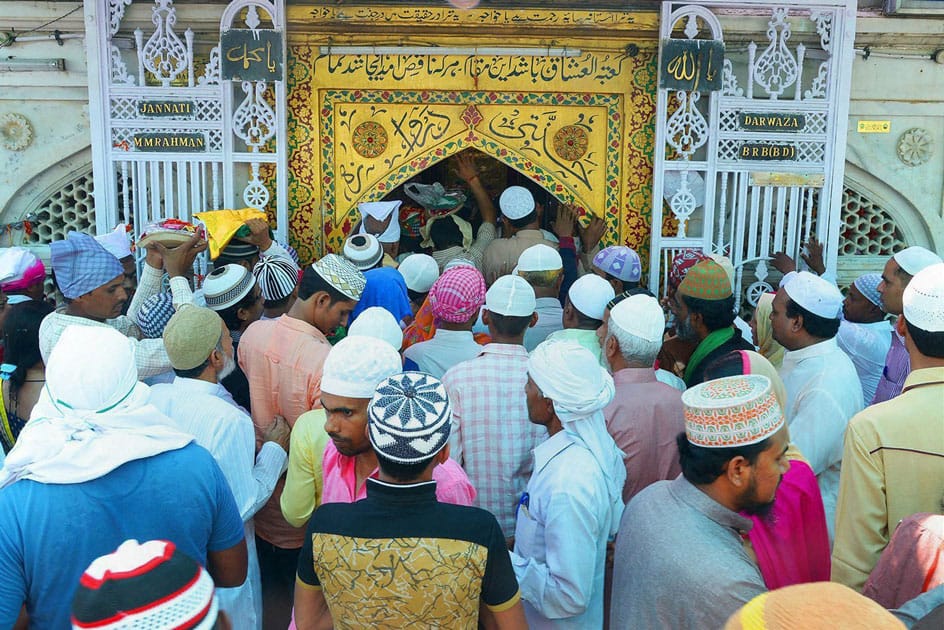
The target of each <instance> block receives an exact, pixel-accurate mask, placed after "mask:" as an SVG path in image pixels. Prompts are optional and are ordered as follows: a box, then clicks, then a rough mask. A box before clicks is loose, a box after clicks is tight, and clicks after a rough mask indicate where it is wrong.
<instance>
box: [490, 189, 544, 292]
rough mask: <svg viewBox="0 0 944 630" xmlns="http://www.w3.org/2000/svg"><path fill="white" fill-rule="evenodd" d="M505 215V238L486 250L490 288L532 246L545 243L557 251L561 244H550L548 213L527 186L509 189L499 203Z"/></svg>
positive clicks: (503, 227)
mask: <svg viewBox="0 0 944 630" xmlns="http://www.w3.org/2000/svg"><path fill="white" fill-rule="evenodd" d="M498 207H499V209H500V210H501V214H502V236H503V238H498V239H495V240H494V241H492V242H491V244H490V245H489V246H488V247H487V248H486V250H485V255H484V258H483V260H482V273H483V274H484V275H485V283H486V284H488V285H490V286H491V284H492V283H493V282H495V280H497V279H498V278H499V277H500V276H504V275H506V274H509V273H511V272H512V270H513V269H514V268H515V265H517V264H518V258H519V257H520V256H521V253H522V252H524V250H526V249H528V248H529V247H531V246H532V245H537V244H538V243H543V244H544V245H547V246H548V247H552V248H554V249H557V243H554V242H553V241H549V240H547V238H545V235H544V232H542V231H541V213H542V212H543V211H544V209H543V208H542V207H541V205H540V204H538V203H537V202H535V200H534V195H533V194H531V191H530V190H528V189H527V188H525V187H524V186H509V187H508V188H506V189H505V191H504V192H503V193H502V194H501V197H499V199H498Z"/></svg>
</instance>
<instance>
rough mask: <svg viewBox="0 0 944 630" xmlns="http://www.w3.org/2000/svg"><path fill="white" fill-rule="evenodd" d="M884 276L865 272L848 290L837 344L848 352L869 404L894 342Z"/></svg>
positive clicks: (863, 396) (864, 398)
mask: <svg viewBox="0 0 944 630" xmlns="http://www.w3.org/2000/svg"><path fill="white" fill-rule="evenodd" d="M881 281H882V276H880V275H879V274H877V273H866V274H862V275H861V276H859V277H858V278H856V279H855V282H853V283H852V284H851V285H850V286H849V290H848V291H847V292H846V299H845V300H844V301H843V303H842V322H841V323H840V324H839V333H838V334H837V335H836V343H838V344H839V348H840V349H841V350H842V351H843V352H845V353H846V354H847V355H849V358H850V359H852V364H853V365H854V366H855V368H856V372H857V373H858V374H859V382H860V383H861V384H862V402H863V404H865V405H869V404H870V403H871V402H872V398H873V397H874V396H875V388H876V387H877V386H878V381H879V379H880V378H882V370H883V369H884V368H885V355H887V354H888V350H889V348H891V345H892V325H891V323H890V322H889V321H888V320H887V319H885V317H886V315H885V311H884V310H882V296H881V295H879V292H878V285H879V283H880V282H881Z"/></svg>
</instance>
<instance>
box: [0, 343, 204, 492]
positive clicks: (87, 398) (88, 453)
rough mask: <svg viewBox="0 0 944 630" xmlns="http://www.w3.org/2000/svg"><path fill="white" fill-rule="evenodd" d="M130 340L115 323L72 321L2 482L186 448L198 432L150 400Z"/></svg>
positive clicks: (89, 475)
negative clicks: (177, 423) (178, 425)
mask: <svg viewBox="0 0 944 630" xmlns="http://www.w3.org/2000/svg"><path fill="white" fill-rule="evenodd" d="M149 395H150V394H149V388H148V386H147V385H145V384H143V383H139V382H138V376H137V368H136V366H135V362H134V347H133V345H132V344H131V340H129V339H128V338H127V337H125V336H124V335H122V334H121V333H119V332H118V331H116V330H113V329H111V328H101V327H97V326H76V325H73V326H69V327H68V328H66V329H65V330H64V331H63V333H62V336H61V337H60V338H59V341H58V343H57V344H56V346H55V347H54V348H53V350H52V353H51V354H50V357H49V363H48V364H47V366H46V386H45V387H44V388H43V392H42V394H41V395H40V399H39V401H38V402H37V403H36V405H35V406H34V407H33V412H32V414H31V416H30V421H29V422H27V424H26V426H25V427H24V428H23V431H22V432H21V433H20V436H19V438H18V439H17V442H16V445H15V446H14V447H13V450H11V451H10V453H9V454H8V455H7V458H6V461H5V462H4V466H3V469H2V470H0V488H3V487H5V486H8V485H9V484H11V483H13V482H15V481H18V480H20V479H32V480H34V481H38V482H40V483H82V482H84V481H90V480H92V479H98V478H99V477H102V476H104V475H106V474H108V473H109V472H111V471H113V470H115V469H116V468H118V467H119V466H121V465H123V464H126V463H128V462H130V461H134V460H136V459H144V458H146V457H151V456H153V455H157V454H159V453H163V452H166V451H172V450H176V449H179V448H183V447H184V446H186V445H187V444H189V443H190V442H191V441H192V440H193V437H192V436H189V435H186V434H184V433H180V432H179V431H176V430H174V429H172V428H171V427H172V423H171V421H170V419H169V418H167V417H166V416H164V415H163V414H161V413H160V412H159V411H158V410H157V409H156V408H155V407H153V406H152V405H149V404H147V400H148V398H149Z"/></svg>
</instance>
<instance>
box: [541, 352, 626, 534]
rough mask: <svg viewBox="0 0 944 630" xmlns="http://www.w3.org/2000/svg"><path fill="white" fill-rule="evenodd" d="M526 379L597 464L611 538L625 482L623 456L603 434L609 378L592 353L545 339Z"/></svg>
mask: <svg viewBox="0 0 944 630" xmlns="http://www.w3.org/2000/svg"><path fill="white" fill-rule="evenodd" d="M528 375H529V376H530V377H531V380H533V381H534V384H535V385H537V386H538V389H540V390H541V393H542V394H543V395H544V396H545V397H546V398H550V399H551V400H552V401H553V403H554V412H555V413H556V414H557V417H558V419H559V420H560V421H561V424H562V425H563V427H564V432H565V433H567V434H568V435H570V436H571V437H572V438H574V440H575V441H576V442H578V443H581V444H583V445H584V446H585V447H586V448H587V449H588V450H589V451H590V453H591V454H592V455H593V458H594V459H595V460H596V461H597V463H598V464H599V465H600V469H601V470H602V472H603V476H604V478H605V479H606V484H607V490H608V492H609V495H610V503H611V507H612V510H611V514H610V524H609V525H610V529H609V534H610V537H612V536H614V535H616V531H617V529H619V521H620V517H621V516H622V513H623V484H624V483H625V481H626V467H625V466H624V465H623V457H624V454H623V452H622V451H620V450H619V448H618V447H617V446H616V443H615V442H614V441H613V438H612V437H610V434H609V433H608V432H607V430H606V420H605V419H604V418H603V408H604V407H606V406H607V405H608V404H609V403H610V401H611V400H613V395H614V393H615V389H614V386H613V377H612V376H610V375H609V374H608V373H607V371H606V370H605V369H603V368H602V367H600V362H599V361H598V360H597V358H596V357H595V356H593V353H591V352H590V351H589V350H587V349H586V348H584V347H583V346H581V345H580V344H578V343H576V342H574V341H564V340H549V341H545V342H544V343H542V344H540V345H539V346H538V347H537V348H535V349H534V350H533V351H532V352H531V356H530V358H529V359H528Z"/></svg>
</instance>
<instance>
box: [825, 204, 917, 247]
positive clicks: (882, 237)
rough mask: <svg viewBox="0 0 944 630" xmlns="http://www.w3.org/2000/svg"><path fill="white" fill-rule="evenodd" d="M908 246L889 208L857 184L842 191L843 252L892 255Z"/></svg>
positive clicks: (841, 235)
mask: <svg viewBox="0 0 944 630" xmlns="http://www.w3.org/2000/svg"><path fill="white" fill-rule="evenodd" d="M906 247H908V244H907V243H906V242H905V238H904V236H903V235H902V232H901V229H900V228H899V227H898V226H897V225H896V224H895V219H894V217H892V216H891V214H890V213H889V212H888V210H886V209H885V208H883V207H881V205H879V204H878V203H877V202H876V201H874V200H872V199H870V198H869V197H868V196H867V195H866V194H864V193H861V192H859V191H857V190H855V189H853V188H845V189H844V190H843V191H842V228H841V231H840V233H839V254H840V255H841V256H891V255H892V254H894V253H895V252H898V251H901V250H902V249H905V248H906Z"/></svg>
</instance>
